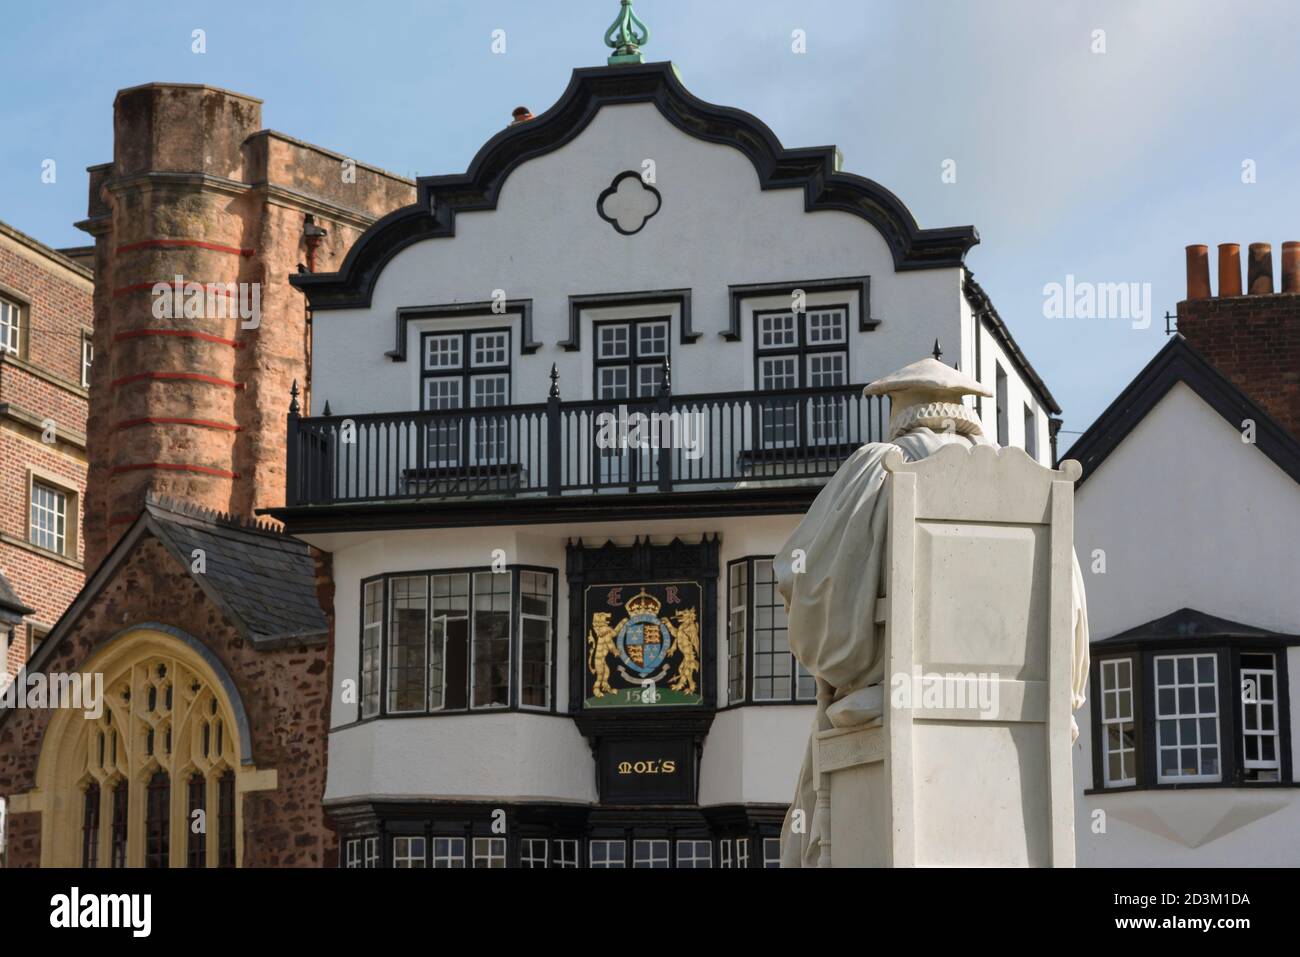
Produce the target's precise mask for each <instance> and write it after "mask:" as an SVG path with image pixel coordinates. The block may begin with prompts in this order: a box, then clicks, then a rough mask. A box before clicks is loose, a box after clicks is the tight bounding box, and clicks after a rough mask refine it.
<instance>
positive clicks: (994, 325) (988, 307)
mask: <svg viewBox="0 0 1300 957" xmlns="http://www.w3.org/2000/svg"><path fill="white" fill-rule="evenodd" d="M961 288H962V293H963V294H964V295H965V296H966V301H967V302H968V303H970V307H971V309H972V310H973V311H974V313H975V319H976V322H977V323H978V324H977V325H976V328H975V333H976V337H977V338H976V355H977V356H978V355H979V352H978V347H979V340H978V335H979V330H980V327H981V326H984V327H987V328H988V330H989V332H990V333H992V335H993V338H994V339H996V340H997V341H998V345H1000V346H1002V351H1003V352H1005V353H1006V354H1007V356H1008V357H1009V358H1010V359H1011V361H1012V363H1013V364H1014V365H1015V367H1016V368H1017V369H1019V370H1020V374H1021V375H1023V376H1024V377H1025V378H1026V379H1028V380H1029V385H1030V388H1032V389H1033V390H1034V392H1035V393H1037V394H1038V400H1039V401H1040V402H1042V403H1043V405H1044V406H1045V407H1046V408H1047V411H1048V412H1049V413H1051V414H1052V415H1060V414H1061V406H1060V404H1059V403H1058V402H1057V401H1056V398H1055V397H1054V396H1053V395H1052V393H1051V390H1049V389H1048V388H1047V383H1046V382H1044V381H1043V379H1042V376H1040V375H1039V374H1038V372H1037V371H1036V370H1035V369H1034V367H1033V366H1032V365H1030V363H1029V358H1028V357H1027V356H1026V355H1025V354H1024V353H1023V352H1022V351H1021V350H1020V346H1019V344H1018V343H1017V342H1016V340H1015V339H1013V338H1012V337H1011V330H1010V329H1008V328H1007V324H1006V323H1005V322H1004V321H1003V320H1002V316H1000V315H999V314H998V310H997V307H996V306H994V305H993V300H992V299H990V298H989V295H988V293H986V292H985V291H984V287H983V286H981V285H980V284H979V283H977V282H976V281H975V276H974V275H973V274H972V273H971V272H970V270H967V271H966V278H965V280H964V281H963V282H962V287H961ZM979 377H980V369H979V365H978V363H977V364H976V368H975V378H976V380H977V381H978V380H979Z"/></svg>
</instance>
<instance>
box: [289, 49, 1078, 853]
mask: <svg viewBox="0 0 1300 957" xmlns="http://www.w3.org/2000/svg"><path fill="white" fill-rule="evenodd" d="M418 190H419V199H418V202H417V203H416V204H414V205H412V206H409V207H406V208H403V209H400V210H397V211H396V212H394V213H392V214H390V215H388V216H386V217H384V218H383V219H382V220H381V221H379V222H378V223H376V224H375V225H374V226H373V227H372V228H371V229H370V230H369V231H367V232H366V233H365V235H364V236H363V237H362V238H361V239H360V240H359V241H358V242H357V244H356V245H355V246H354V247H353V249H352V250H351V251H350V253H349V254H348V256H347V258H346V261H345V262H344V264H343V266H342V268H341V269H340V271H339V272H337V273H329V274H299V275H297V276H295V277H294V279H293V282H294V284H295V285H296V286H297V287H298V288H299V289H301V290H302V291H303V292H304V293H305V294H306V296H307V300H308V303H309V306H310V308H311V311H312V319H313V326H312V329H313V357H312V362H313V383H312V394H313V395H314V396H315V397H316V399H315V401H316V402H317V403H318V404H320V406H321V407H322V411H325V406H326V401H327V402H328V411H327V412H326V414H324V415H316V414H311V415H307V414H304V410H299V409H297V407H296V404H295V408H294V410H293V412H291V414H290V422H289V445H288V489H287V496H286V505H285V507H284V508H282V509H275V510H273V514H274V515H275V516H276V517H277V518H280V519H282V520H283V521H284V522H285V523H286V526H287V529H288V531H290V532H291V533H293V534H295V535H297V536H299V537H301V538H303V539H305V540H306V541H308V542H310V543H311V544H313V545H316V546H318V547H320V548H322V549H324V550H326V551H328V552H330V553H332V556H333V575H334V582H335V592H334V595H335V613H336V621H337V640H336V643H335V660H334V675H335V685H336V693H335V697H334V702H333V706H332V722H331V723H332V727H331V729H330V747H329V771H328V787H327V793H326V805H327V808H328V810H329V813H330V814H331V816H332V818H333V820H334V821H335V822H336V824H337V826H338V828H339V831H340V846H341V848H342V851H341V858H342V860H341V863H342V864H343V865H344V866H397V867H403V866H426V867H435V866H465V867H468V866H591V867H623V866H663V867H698V866H714V867H717V866H722V867H758V866H764V865H771V864H773V863H774V862H775V861H776V859H777V847H776V844H777V835H778V833H779V827H780V822H781V819H782V817H783V815H784V812H785V809H786V807H787V805H788V803H789V800H790V797H791V794H792V793H793V788H794V784H795V778H796V775H797V772H798V766H799V761H800V758H801V755H802V752H803V747H804V745H805V742H806V740H807V733H808V728H809V723H810V721H811V720H812V714H813V706H812V704H811V702H812V700H813V683H812V681H811V680H810V678H809V677H808V676H807V675H805V674H801V673H800V672H799V669H798V668H797V667H796V665H795V662H794V661H793V659H792V656H791V654H790V652H789V648H788V644H787V641H786V636H785V619H784V610H783V607H782V603H781V599H780V597H779V596H778V595H777V594H776V591H775V588H774V583H773V576H772V569H771V562H770V559H771V556H772V555H773V553H774V551H775V550H776V549H778V548H779V547H780V546H781V545H782V544H783V543H784V541H785V539H786V537H787V535H788V534H789V533H790V531H791V530H792V529H793V528H794V526H795V524H796V523H797V521H798V519H799V517H800V515H801V514H802V513H803V512H804V511H805V510H806V509H807V507H808V505H809V504H810V502H811V501H812V499H813V497H814V496H815V495H816V493H817V491H818V489H819V488H820V487H821V485H822V484H823V483H824V482H825V481H826V479H827V478H828V477H829V476H830V475H832V474H833V473H834V472H835V470H836V468H837V467H838V466H839V464H840V463H841V462H842V461H843V459H844V458H845V456H847V455H848V453H849V452H850V451H852V450H853V449H855V448H857V447H858V446H859V445H861V444H862V443H864V442H868V441H873V440H879V439H881V438H882V437H883V434H884V429H885V424H886V422H887V419H888V409H887V408H883V407H882V406H881V405H880V404H879V400H878V399H875V398H871V399H868V398H866V397H864V396H863V395H862V387H863V385H864V384H865V383H867V382H869V381H870V380H872V379H874V378H876V377H879V376H880V375H883V374H884V373H887V372H889V371H891V370H893V369H896V368H899V367H900V366H903V365H905V364H907V363H908V362H911V361H913V360H915V359H917V358H919V357H920V356H922V355H924V354H926V353H928V352H929V351H930V349H931V346H932V344H933V343H934V342H935V340H938V341H939V342H941V343H942V345H943V348H944V349H945V350H947V353H946V355H945V357H944V358H945V361H949V362H953V363H954V364H955V365H957V366H958V367H959V368H961V369H962V370H963V371H965V372H968V373H970V374H972V375H974V376H975V377H976V378H978V379H979V380H980V381H981V382H984V383H986V384H988V385H989V386H990V388H993V387H994V385H995V384H996V390H997V393H998V395H997V399H996V401H990V400H985V401H983V402H982V403H981V404H980V408H979V412H980V416H981V419H982V421H983V424H984V428H985V430H986V432H987V434H989V435H990V437H998V438H999V439H1000V440H1001V441H1002V442H1003V443H1004V444H1013V445H1019V446H1025V447H1027V448H1028V449H1029V450H1031V452H1032V453H1033V454H1034V456H1035V457H1036V458H1037V459H1038V460H1039V461H1041V462H1043V463H1044V464H1050V463H1051V460H1052V453H1051V445H1052V440H1051V439H1052V431H1051V430H1050V429H1049V419H1051V417H1052V416H1054V415H1056V414H1058V413H1059V411H1060V410H1059V408H1058V407H1057V405H1056V403H1055V401H1054V400H1053V398H1052V396H1051V394H1050V393H1049V392H1048V391H1047V389H1046V387H1045V386H1044V385H1043V383H1042V382H1041V380H1040V379H1039V378H1038V376H1037V375H1036V374H1035V373H1034V372H1033V370H1032V369H1031V368H1030V366H1029V364H1028V362H1027V361H1026V360H1025V359H1024V357H1023V355H1022V354H1021V353H1020V351H1019V349H1018V348H1017V347H1016V346H1015V343H1014V341H1013V340H1012V339H1011V336H1010V334H1009V332H1008V331H1007V329H1006V326H1005V324H1004V323H1003V322H1002V320H1001V318H1000V317H999V316H998V315H997V312H996V310H995V309H994V308H993V307H992V305H991V304H990V302H989V300H988V297H987V296H986V295H985V294H984V292H983V290H981V289H980V288H979V286H978V285H977V284H976V283H975V282H974V280H973V279H972V277H971V275H970V273H969V271H968V270H967V269H966V267H965V256H966V254H967V252H968V251H969V250H970V248H971V247H972V246H974V245H975V243H976V242H977V241H978V236H977V234H976V232H975V230H974V229H973V228H972V227H969V226H963V227H954V228H944V229H921V228H919V227H918V225H917V224H916V222H915V220H914V219H913V217H912V215H911V214H910V213H909V212H908V210H907V209H906V208H905V207H904V206H903V204H902V203H901V202H900V201H899V200H898V199H897V198H896V197H895V196H894V195H893V194H891V193H890V192H888V191H887V190H886V189H884V188H883V187H881V186H880V185H878V184H877V183H874V182H872V181H871V180H869V179H865V178H863V177H861V176H857V175H853V174H850V173H846V172H843V171H842V170H841V169H840V157H839V154H838V152H837V151H836V150H835V149H834V148H831V147H826V148H806V149H787V148H785V147H783V146H782V145H781V144H780V143H779V142H778V140H777V138H776V137H775V135H774V134H773V133H772V131H771V130H770V129H768V127H767V126H765V125H764V124H763V123H762V122H761V121H759V120H758V119H756V118H755V117H753V116H750V115H748V114H746V113H743V112H741V111H739V110H735V109H729V108H726V107H720V106H714V105H712V104H709V103H705V102H703V101H702V100H699V99H697V98H696V97H694V96H693V95H691V94H690V93H689V92H688V91H687V90H686V89H685V87H683V85H682V83H681V81H680V79H679V78H678V75H677V72H676V70H675V69H674V67H673V66H672V65H671V64H669V63H648V64H643V63H636V62H633V63H626V64H620V65H612V66H608V67H600V68H592V69H580V70H577V71H575V72H574V74H573V79H572V82H571V83H570V84H569V87H568V89H567V90H566V91H565V93H564V94H563V96H562V97H561V98H560V100H559V102H557V103H556V104H555V105H554V106H552V107H551V108H550V109H549V110H547V111H546V112H544V113H541V114H539V115H538V116H537V117H536V118H533V119H529V120H526V121H524V122H520V123H517V124H515V125H512V126H511V127H510V128H508V129H505V130H503V131H502V132H500V133H499V134H497V135H496V136H494V137H493V138H492V139H491V140H489V141H488V142H487V143H486V144H485V145H484V146H483V148H482V149H481V150H480V151H479V153H478V154H477V155H476V156H475V158H474V160H473V161H472V162H471V164H470V166H469V169H468V171H467V172H465V173H463V174H460V175H451V176H430V177H424V178H421V179H420V180H419V181H418ZM315 411H316V410H313V412H315ZM638 413H639V414H643V415H645V416H646V417H647V418H648V417H649V416H651V415H659V416H664V417H665V418H662V419H658V420H655V421H656V422H657V423H658V425H659V426H661V427H662V430H661V429H659V428H656V429H655V434H656V436H661V435H662V436H671V437H672V441H671V442H667V443H666V444H665V443H658V444H660V445H663V446H664V447H656V443H655V442H654V441H653V438H652V439H651V441H650V442H649V443H648V445H647V444H642V442H641V438H642V437H643V436H645V435H646V432H647V431H648V430H647V429H645V428H643V429H642V430H641V432H640V433H639V434H638V433H637V432H635V431H633V426H635V425H636V418H635V416H636V414H638ZM611 417H612V418H611ZM664 423H667V424H666V425H665V424H664ZM624 425H626V426H627V428H626V431H623V427H624ZM610 428H612V429H613V431H612V432H610V431H608V429H610ZM610 434H613V435H615V436H616V437H617V438H616V440H615V442H614V444H613V447H611V443H610V442H609V441H608V436H609V435H610ZM623 438H626V439H628V441H627V442H626V444H624V443H623V442H622V439H623Z"/></svg>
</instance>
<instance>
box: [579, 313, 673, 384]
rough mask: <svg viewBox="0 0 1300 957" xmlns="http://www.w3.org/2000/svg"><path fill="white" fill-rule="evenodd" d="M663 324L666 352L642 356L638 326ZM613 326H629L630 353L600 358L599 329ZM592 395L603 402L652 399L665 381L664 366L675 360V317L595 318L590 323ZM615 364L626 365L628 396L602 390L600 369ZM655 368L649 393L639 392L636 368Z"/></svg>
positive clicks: (628, 351)
mask: <svg viewBox="0 0 1300 957" xmlns="http://www.w3.org/2000/svg"><path fill="white" fill-rule="evenodd" d="M651 325H661V326H664V327H665V332H664V352H663V353H662V354H661V355H649V356H642V355H641V354H640V343H641V337H640V336H639V335H638V333H637V329H638V327H639V326H651ZM612 326H627V329H628V331H627V355H626V356H622V357H610V358H604V359H602V358H601V355H600V332H601V330H602V329H605V328H610V327H612ZM591 342H592V346H591V359H592V366H591V397H592V398H593V399H596V400H599V401H603V402H624V401H634V400H637V399H653V398H654V397H655V396H657V395H658V394H659V390H660V388H661V387H662V385H663V367H664V363H665V362H668V363H670V364H671V363H672V355H673V318H672V316H671V315H665V316H637V317H635V318H630V317H625V318H622V319H594V320H592V323H591ZM612 366H627V369H628V382H627V395H626V396H622V397H619V396H602V395H601V394H600V370H601V369H607V368H610V367H612ZM643 366H644V367H646V368H655V369H657V375H656V377H655V388H654V390H653V391H652V392H650V394H649V395H641V394H639V393H638V392H637V369H638V368H640V367H643Z"/></svg>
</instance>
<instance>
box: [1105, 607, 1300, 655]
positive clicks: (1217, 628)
mask: <svg viewBox="0 0 1300 957" xmlns="http://www.w3.org/2000/svg"><path fill="white" fill-rule="evenodd" d="M1189 638H1190V639H1194V640H1195V639H1209V638H1217V639H1223V638H1227V639H1239V640H1241V641H1244V642H1247V643H1248V642H1250V641H1258V640H1260V639H1265V640H1266V641H1268V642H1281V643H1283V644H1298V643H1300V637H1298V636H1296V635H1283V634H1280V633H1278V632H1275V631H1268V630H1267V629H1264V628H1256V627H1255V626H1254V625H1243V624H1242V623H1241V622H1239V621H1229V620H1228V619H1227V618H1218V617H1216V616H1214V615H1207V614H1206V613H1205V612H1203V611H1197V610H1196V609H1195V608H1180V609H1178V610H1177V611H1175V612H1171V613H1170V614H1168V615H1165V616H1164V617H1163V618H1156V619H1154V620H1152V621H1148V622H1146V623H1145V624H1141V625H1137V626H1136V627H1134V628H1130V629H1128V630H1127V631H1121V632H1120V633H1119V634H1118V635H1112V636H1111V637H1109V638H1106V639H1104V640H1102V641H1094V642H1093V643H1092V644H1093V647H1098V646H1101V647H1109V646H1113V645H1127V644H1132V643H1139V642H1141V643H1146V642H1153V641H1154V642H1156V643H1163V642H1168V643H1169V644H1185V643H1186V642H1187V640H1188V639H1189Z"/></svg>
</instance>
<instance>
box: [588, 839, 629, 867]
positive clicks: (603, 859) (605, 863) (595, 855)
mask: <svg viewBox="0 0 1300 957" xmlns="http://www.w3.org/2000/svg"><path fill="white" fill-rule="evenodd" d="M587 854H588V856H589V857H590V859H591V866H592V867H593V868H597V869H603V870H615V869H619V868H624V867H627V842H626V841H623V840H617V841H610V840H601V841H591V842H589V843H588V845H587Z"/></svg>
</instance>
